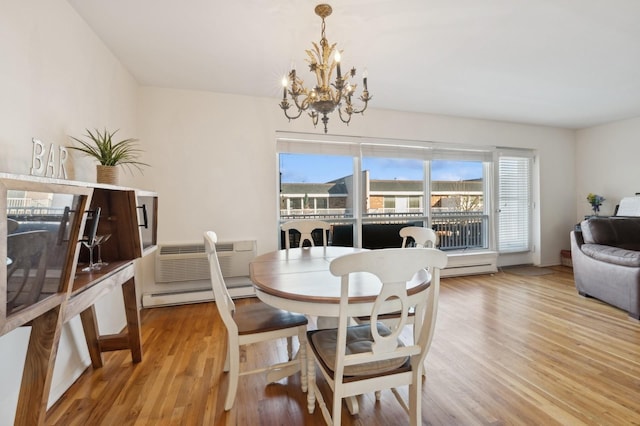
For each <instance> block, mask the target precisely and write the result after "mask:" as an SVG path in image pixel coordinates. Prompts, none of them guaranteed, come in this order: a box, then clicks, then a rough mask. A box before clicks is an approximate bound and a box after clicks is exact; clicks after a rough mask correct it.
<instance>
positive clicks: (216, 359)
mask: <svg viewBox="0 0 640 426" xmlns="http://www.w3.org/2000/svg"><path fill="white" fill-rule="evenodd" d="M553 270H554V273H552V274H549V275H543V276H526V277H522V276H517V275H513V274H508V273H503V272H500V273H497V274H495V275H483V276H471V277H457V278H445V279H443V280H442V291H441V297H440V305H439V314H438V322H437V326H436V334H435V337H434V340H433V345H432V347H431V351H430V353H429V355H428V356H427V361H428V367H427V370H426V371H427V377H426V379H425V381H424V389H423V397H422V401H423V414H422V423H423V424H425V425H634V424H635V425H640V322H638V321H636V320H633V319H630V318H629V317H628V316H627V314H626V313H625V312H623V311H621V310H618V309H616V308H613V307H611V306H608V305H606V304H604V303H601V302H599V301H597V300H595V299H588V298H583V297H581V296H579V295H578V294H577V292H576V290H575V288H574V284H573V276H572V274H571V269H570V268H566V267H561V266H559V267H554V268H553ZM251 301H252V300H251V299H246V300H242V301H239V302H238V303H251ZM142 321H143V322H142V339H143V347H144V358H143V361H142V362H141V363H140V364H135V365H134V364H132V363H131V356H130V354H129V353H128V352H126V351H119V352H113V353H108V354H106V355H105V356H104V359H105V365H104V367H103V368H101V369H98V370H93V369H91V368H89V369H88V370H87V372H86V373H85V374H84V375H83V376H82V377H81V378H80V379H79V380H78V381H77V382H76V383H75V384H74V385H73V386H72V387H71V388H70V389H69V390H68V391H67V392H66V394H65V395H64V396H63V397H62V398H61V399H60V400H59V401H58V402H57V403H56V404H55V405H54V407H52V408H51V409H50V410H49V412H48V414H47V421H46V423H47V424H48V425H85V426H86V425H119V426H124V425H322V424H323V420H322V415H321V414H320V411H319V409H318V408H317V407H316V411H315V413H314V414H313V415H310V414H308V413H307V409H306V397H305V396H306V394H304V393H302V392H301V390H300V379H299V376H294V377H291V378H289V379H284V380H282V381H281V382H279V383H276V384H269V385H268V384H267V383H266V381H265V379H264V376H263V375H252V376H244V377H241V378H240V383H239V389H238V395H237V398H236V401H235V405H234V407H233V408H232V409H231V410H230V411H229V412H225V411H224V409H223V404H224V397H225V392H226V388H227V378H226V374H224V373H223V372H222V368H223V361H224V350H225V343H224V333H225V331H224V327H223V324H222V321H221V319H220V317H219V315H218V313H217V310H216V307H215V304H214V303H202V304H196V305H185V306H177V307H167V308H153V309H146V310H143V312H142ZM241 356H242V360H241V362H242V367H245V368H246V367H253V366H256V365H263V364H264V363H274V362H277V361H279V360H283V359H285V357H286V345H285V342H284V341H283V342H282V343H279V344H277V345H267V344H259V345H252V346H250V347H248V348H247V349H246V350H245V351H243V352H242V354H241ZM242 367H241V368H242ZM324 394H325V399H326V400H327V401H330V394H329V392H328V390H327V389H325V392H324ZM401 394H403V395H404V396H405V397H406V389H401ZM359 402H360V405H361V408H360V411H361V412H360V414H359V415H358V416H350V415H349V414H348V412H347V410H346V408H344V409H343V410H342V421H343V424H345V425H367V426H374V425H397V424H406V422H407V421H408V420H407V419H408V417H407V415H406V413H405V412H404V411H403V410H402V408H401V407H400V405H399V404H398V403H397V401H396V400H395V398H394V396H393V395H392V394H391V392H389V391H383V394H382V400H381V401H379V402H376V401H375V398H374V395H373V394H370V395H369V394H367V395H362V396H361V397H360V398H359Z"/></svg>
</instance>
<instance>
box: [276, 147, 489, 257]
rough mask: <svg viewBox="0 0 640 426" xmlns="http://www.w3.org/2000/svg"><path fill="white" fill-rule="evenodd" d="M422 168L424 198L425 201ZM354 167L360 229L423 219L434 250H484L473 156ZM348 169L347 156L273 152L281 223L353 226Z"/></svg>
mask: <svg viewBox="0 0 640 426" xmlns="http://www.w3.org/2000/svg"><path fill="white" fill-rule="evenodd" d="M429 166H430V168H431V173H430V182H431V187H430V191H429V192H430V202H429V205H428V206H425V202H424V197H425V184H426V182H427V181H428V180H427V179H425V176H426V173H425V167H429ZM361 169H362V174H361V178H360V184H361V185H362V186H361V187H362V190H361V191H360V193H361V194H362V195H361V196H362V201H361V203H360V205H359V208H360V212H361V218H362V223H363V226H366V224H412V225H420V226H424V225H425V224H426V223H430V224H431V226H432V228H434V229H435V230H436V232H437V233H438V234H439V235H440V247H441V248H449V249H456V248H469V247H486V242H487V238H486V232H487V231H486V229H487V223H488V220H487V216H486V215H485V212H484V178H483V164H482V162H481V161H444V160H433V161H431V162H425V161H423V160H416V159H394V158H384V157H363V158H362V165H361ZM353 170H354V166H353V158H352V157H350V156H332V155H311V154H289V153H281V154H280V218H281V220H283V221H285V220H290V219H293V218H297V219H301V218H314V219H320V220H326V221H328V222H331V223H334V224H345V223H346V224H350V225H349V226H353V223H354V211H357V210H356V209H354V207H355V204H354V203H355V201H356V200H354V194H355V193H356V191H354V184H355V183H354V179H353ZM389 229H392V228H389ZM392 232H396V233H397V228H393V231H392Z"/></svg>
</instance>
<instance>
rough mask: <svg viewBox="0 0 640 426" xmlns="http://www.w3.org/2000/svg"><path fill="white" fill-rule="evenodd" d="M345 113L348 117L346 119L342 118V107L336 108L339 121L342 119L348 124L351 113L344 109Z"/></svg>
mask: <svg viewBox="0 0 640 426" xmlns="http://www.w3.org/2000/svg"><path fill="white" fill-rule="evenodd" d="M345 114H347V115H348V116H349V118H348V119H346V120H345V119H344V117H342V109H341V108H339V109H338V116H339V117H340V121H342V122H343V123H344V124H347V125H348V124H349V122H350V121H351V113H350V112H348V111H345Z"/></svg>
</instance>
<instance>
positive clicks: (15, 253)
mask: <svg viewBox="0 0 640 426" xmlns="http://www.w3.org/2000/svg"><path fill="white" fill-rule="evenodd" d="M6 202H7V204H6V205H7V211H6V215H7V216H6V217H7V241H6V244H7V246H6V253H7V255H6V267H7V287H6V288H7V290H6V291H7V295H6V296H7V298H6V301H7V315H10V314H13V313H15V312H18V311H20V310H22V309H24V308H26V307H29V306H31V305H33V304H34V303H37V302H39V301H41V300H44V299H46V298H47V297H49V296H51V295H53V294H56V293H57V292H59V291H61V289H62V288H64V287H63V283H62V279H63V276H64V271H65V270H66V268H67V264H66V263H67V262H68V261H69V257H70V256H68V253H69V249H70V247H71V244H76V241H70V234H71V230H72V227H73V224H74V223H75V220H76V216H77V214H78V212H79V208H80V202H81V196H79V195H73V194H64V193H55V192H36V191H25V190H11V189H9V190H8V191H7V200H6Z"/></svg>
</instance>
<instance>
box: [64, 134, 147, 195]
mask: <svg viewBox="0 0 640 426" xmlns="http://www.w3.org/2000/svg"><path fill="white" fill-rule="evenodd" d="M117 132H118V130H115V131H113V132H109V131H108V130H107V129H104V130H103V131H102V132H100V130H98V129H95V130H94V131H93V132H92V131H91V130H89V129H87V134H86V135H85V137H86V138H88V140H82V139H79V138H76V137H73V136H71V139H73V140H74V141H76V142H78V143H79V144H80V146H70V147H69V148H70V149H75V150H77V151H80V152H83V153H85V154H86V155H88V156H90V157H93V158H95V159H96V160H97V161H98V163H100V164H99V165H98V167H97V181H98V183H110V184H114V185H116V184H117V183H118V173H117V169H116V166H119V165H124V166H126V167H127V168H129V169H131V167H135V168H137V169H138V170H139V171H140V172H142V167H143V166H148V164H147V163H143V162H141V161H138V157H139V155H140V154H141V153H142V150H141V149H139V148H138V146H137V142H138V140H137V139H132V138H128V139H123V140H121V141H118V142H114V135H115V134H116V133H117Z"/></svg>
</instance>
